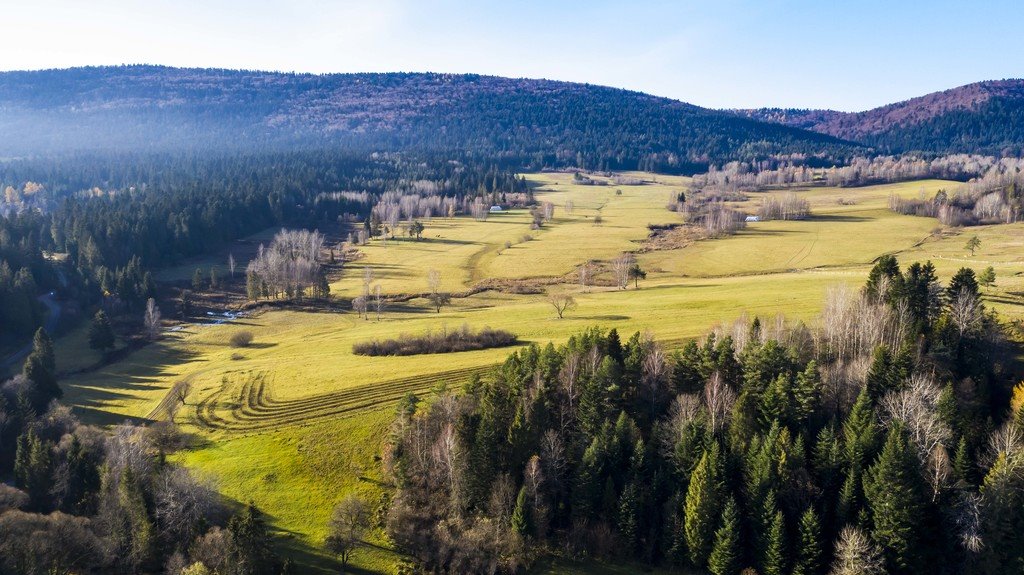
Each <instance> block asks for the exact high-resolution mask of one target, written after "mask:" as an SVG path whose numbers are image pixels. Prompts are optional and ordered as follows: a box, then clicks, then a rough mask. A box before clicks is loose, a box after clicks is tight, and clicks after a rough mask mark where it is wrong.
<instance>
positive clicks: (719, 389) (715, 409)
mask: <svg viewBox="0 0 1024 575" xmlns="http://www.w3.org/2000/svg"><path fill="white" fill-rule="evenodd" d="M734 403H736V392H734V391H733V390H732V389H731V388H730V387H729V386H728V385H727V384H726V383H725V381H724V380H723V379H722V374H720V373H718V372H717V371H716V372H715V373H713V374H711V378H710V379H709V380H708V382H707V383H706V384H705V385H704V405H706V406H707V408H708V416H709V418H710V423H711V430H712V431H714V432H715V433H717V432H719V431H721V430H722V429H723V428H724V427H725V425H726V423H727V422H728V419H729V414H731V413H732V406H733V404H734Z"/></svg>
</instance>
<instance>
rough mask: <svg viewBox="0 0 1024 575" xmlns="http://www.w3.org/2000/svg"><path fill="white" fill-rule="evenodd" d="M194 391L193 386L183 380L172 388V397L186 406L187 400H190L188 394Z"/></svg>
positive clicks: (175, 383)
mask: <svg viewBox="0 0 1024 575" xmlns="http://www.w3.org/2000/svg"><path fill="white" fill-rule="evenodd" d="M191 391H192V384H190V383H189V382H187V381H185V380H182V381H176V382H174V385H172V386H171V396H172V397H174V401H176V402H177V403H180V404H181V405H185V400H186V399H188V394H189V393H190V392H191Z"/></svg>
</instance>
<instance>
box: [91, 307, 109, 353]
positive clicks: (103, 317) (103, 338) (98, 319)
mask: <svg viewBox="0 0 1024 575" xmlns="http://www.w3.org/2000/svg"><path fill="white" fill-rule="evenodd" d="M89 347H90V348H92V349H95V350H96V351H98V352H100V353H106V352H107V351H109V350H111V349H113V348H114V328H113V327H111V326H110V320H109V319H107V314H105V313H103V310H100V311H98V312H96V315H95V316H94V317H93V318H92V324H91V325H90V326H89Z"/></svg>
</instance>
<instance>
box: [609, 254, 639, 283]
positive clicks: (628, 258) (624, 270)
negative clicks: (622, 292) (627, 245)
mask: <svg viewBox="0 0 1024 575" xmlns="http://www.w3.org/2000/svg"><path fill="white" fill-rule="evenodd" d="M635 263H636V257H635V256H633V254H630V253H625V254H622V255H621V256H619V257H617V258H615V260H613V261H612V271H614V272H615V282H616V284H617V285H618V286H619V289H626V287H628V286H629V270H631V269H632V268H633V265H634V264H635Z"/></svg>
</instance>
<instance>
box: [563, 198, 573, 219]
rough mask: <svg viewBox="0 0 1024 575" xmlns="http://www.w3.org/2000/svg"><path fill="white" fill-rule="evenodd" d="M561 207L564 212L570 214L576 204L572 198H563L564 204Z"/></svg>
mask: <svg viewBox="0 0 1024 575" xmlns="http://www.w3.org/2000/svg"><path fill="white" fill-rule="evenodd" d="M562 209H564V210H565V213H567V214H569V215H570V216H571V215H572V212H573V210H575V209H576V204H575V203H574V202H573V201H572V200H565V204H563V205H562Z"/></svg>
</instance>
